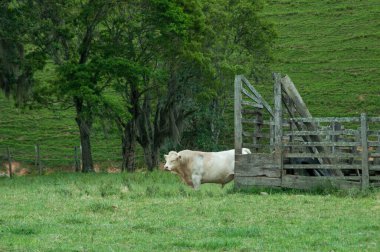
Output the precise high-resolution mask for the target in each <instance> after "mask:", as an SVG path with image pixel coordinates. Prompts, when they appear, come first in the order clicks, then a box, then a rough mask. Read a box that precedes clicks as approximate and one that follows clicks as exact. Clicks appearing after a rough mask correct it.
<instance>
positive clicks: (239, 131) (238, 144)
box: [234, 75, 243, 155]
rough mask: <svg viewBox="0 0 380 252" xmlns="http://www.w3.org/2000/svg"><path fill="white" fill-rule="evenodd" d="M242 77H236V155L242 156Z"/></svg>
mask: <svg viewBox="0 0 380 252" xmlns="http://www.w3.org/2000/svg"><path fill="white" fill-rule="evenodd" d="M241 100H242V97H241V75H236V76H235V106H234V107H235V109H234V112H235V113H234V118H235V155H241V154H242V147H243V129H242V125H241V117H242V115H241Z"/></svg>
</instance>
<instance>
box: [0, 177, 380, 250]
mask: <svg viewBox="0 0 380 252" xmlns="http://www.w3.org/2000/svg"><path fill="white" fill-rule="evenodd" d="M260 192H261V190H258V189H253V190H250V191H236V190H234V189H233V184H232V183H230V184H228V185H227V186H226V187H225V188H224V189H222V188H221V187H220V186H219V185H211V184H206V185H202V187H201V190H200V191H194V190H192V189H191V188H189V187H187V186H185V185H184V184H182V182H180V180H179V178H178V177H176V176H175V175H173V174H170V173H164V172H161V171H156V172H153V173H143V172H139V173H136V174H67V173H66V174H53V175H48V176H41V177H37V176H28V177H16V178H15V179H12V180H10V179H7V178H2V179H1V180H0V203H1V207H0V251H1V250H4V251H210V250H216V251H222V250H226V251H379V249H380V243H379V239H378V238H379V236H378V235H379V232H380V216H379V215H378V214H377V213H378V211H379V209H380V191H378V190H374V191H369V192H366V193H360V192H359V191H351V192H350V191H348V192H339V191H324V192H301V191H293V190H291V191H284V190H266V192H267V193H268V195H265V194H260Z"/></svg>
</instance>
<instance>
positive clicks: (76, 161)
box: [74, 146, 80, 172]
mask: <svg viewBox="0 0 380 252" xmlns="http://www.w3.org/2000/svg"><path fill="white" fill-rule="evenodd" d="M79 162H80V161H79V155H78V146H75V147H74V166H75V172H80V163H79Z"/></svg>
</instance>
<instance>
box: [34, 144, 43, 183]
mask: <svg viewBox="0 0 380 252" xmlns="http://www.w3.org/2000/svg"><path fill="white" fill-rule="evenodd" d="M35 150H36V162H35V165H36V166H37V169H38V174H39V175H42V166H41V156H40V145H39V144H36V145H35Z"/></svg>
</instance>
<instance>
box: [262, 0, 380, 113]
mask: <svg viewBox="0 0 380 252" xmlns="http://www.w3.org/2000/svg"><path fill="white" fill-rule="evenodd" d="M379 16H380V3H379V1H377V0H365V1H340V0H334V1H332V0H325V1H316V0H314V1H309V0H307V1H306V0H304V1H287V0H276V1H268V2H267V4H266V6H265V10H264V17H265V19H267V20H269V21H271V22H272V23H274V25H275V29H276V31H277V33H278V40H277V43H276V44H277V45H276V48H275V58H276V63H275V64H274V65H273V71H278V72H281V73H283V74H288V75H289V76H290V77H291V78H292V80H293V81H294V83H295V84H296V86H297V87H298V89H299V91H300V93H301V95H302V97H303V98H304V100H305V102H306V104H307V105H308V107H309V109H310V110H311V112H312V114H313V115H314V116H350V115H357V114H360V113H361V112H366V113H368V114H369V115H379V114H380V68H379V66H380V18H379Z"/></svg>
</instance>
